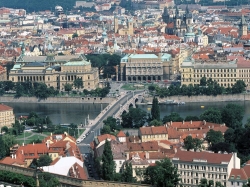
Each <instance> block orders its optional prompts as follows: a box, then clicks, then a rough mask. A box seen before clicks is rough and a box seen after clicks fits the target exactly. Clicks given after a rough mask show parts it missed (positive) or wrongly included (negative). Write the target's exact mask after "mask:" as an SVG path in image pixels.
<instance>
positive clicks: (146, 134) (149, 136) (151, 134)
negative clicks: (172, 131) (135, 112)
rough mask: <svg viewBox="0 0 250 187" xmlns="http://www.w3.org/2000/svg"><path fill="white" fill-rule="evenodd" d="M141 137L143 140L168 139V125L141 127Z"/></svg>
mask: <svg viewBox="0 0 250 187" xmlns="http://www.w3.org/2000/svg"><path fill="white" fill-rule="evenodd" d="M139 137H140V138H141V141H142V142H148V141H155V140H168V131H167V127H166V126H159V127H154V126H152V127H144V126H143V127H141V128H140V129H139Z"/></svg>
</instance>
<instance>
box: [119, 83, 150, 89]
mask: <svg viewBox="0 0 250 187" xmlns="http://www.w3.org/2000/svg"><path fill="white" fill-rule="evenodd" d="M146 87H147V84H144V83H140V84H132V83H128V84H124V85H123V86H122V89H124V90H144V89H145V88H146Z"/></svg>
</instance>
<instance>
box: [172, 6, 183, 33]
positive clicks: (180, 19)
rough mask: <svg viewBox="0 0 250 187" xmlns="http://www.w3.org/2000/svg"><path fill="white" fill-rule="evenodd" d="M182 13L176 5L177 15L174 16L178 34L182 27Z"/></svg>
mask: <svg viewBox="0 0 250 187" xmlns="http://www.w3.org/2000/svg"><path fill="white" fill-rule="evenodd" d="M181 21H182V18H181V15H180V13H179V10H178V7H177V6H176V8H175V17H174V30H175V34H176V35H177V34H178V33H179V32H181V30H180V28H181Z"/></svg>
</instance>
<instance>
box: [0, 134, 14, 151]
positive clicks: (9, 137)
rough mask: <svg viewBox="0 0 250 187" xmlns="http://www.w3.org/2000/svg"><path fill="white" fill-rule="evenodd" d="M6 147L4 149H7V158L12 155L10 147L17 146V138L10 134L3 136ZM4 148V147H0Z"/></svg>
mask: <svg viewBox="0 0 250 187" xmlns="http://www.w3.org/2000/svg"><path fill="white" fill-rule="evenodd" d="M2 139H3V142H4V146H3V148H4V149H5V153H6V156H8V155H10V147H12V146H13V145H15V144H16V143H17V142H16V140H15V137H14V136H13V135H10V134H5V135H3V136H2ZM0 147H1V148H2V146H0Z"/></svg>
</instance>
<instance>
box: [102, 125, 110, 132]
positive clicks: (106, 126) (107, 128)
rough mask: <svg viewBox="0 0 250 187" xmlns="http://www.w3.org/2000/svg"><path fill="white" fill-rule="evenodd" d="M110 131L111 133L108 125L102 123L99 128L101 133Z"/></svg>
mask: <svg viewBox="0 0 250 187" xmlns="http://www.w3.org/2000/svg"><path fill="white" fill-rule="evenodd" d="M110 133H111V130H110V126H108V125H104V126H103V128H102V129H101V134H110Z"/></svg>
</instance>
